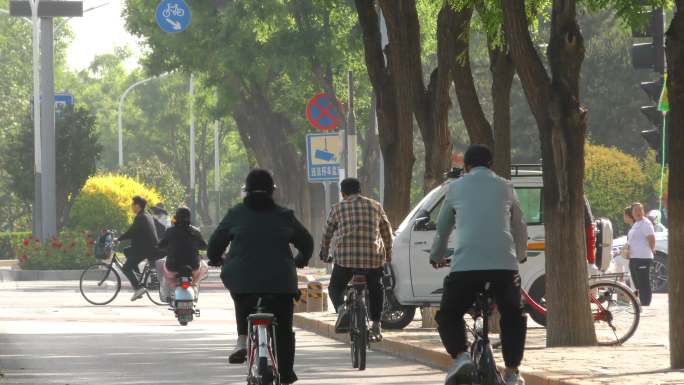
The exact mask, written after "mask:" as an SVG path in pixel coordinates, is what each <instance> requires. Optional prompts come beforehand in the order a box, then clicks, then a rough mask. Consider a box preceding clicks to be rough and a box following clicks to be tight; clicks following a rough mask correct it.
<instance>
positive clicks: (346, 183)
mask: <svg viewBox="0 0 684 385" xmlns="http://www.w3.org/2000/svg"><path fill="white" fill-rule="evenodd" d="M340 190H342V193H343V194H345V195H354V194H358V193H360V192H361V182H359V180H358V179H356V178H346V179H344V180H343V181H342V183H340Z"/></svg>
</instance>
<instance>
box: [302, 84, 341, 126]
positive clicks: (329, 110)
mask: <svg viewBox="0 0 684 385" xmlns="http://www.w3.org/2000/svg"><path fill="white" fill-rule="evenodd" d="M341 109H342V108H341V106H340V103H339V102H338V101H337V99H335V98H334V97H332V96H330V95H328V94H326V93H325V92H323V93H320V94H318V95H316V96H314V97H313V98H311V100H309V103H307V104H306V119H307V120H308V121H309V123H311V125H312V126H314V127H315V128H317V129H319V130H321V131H332V130H334V129H336V128H337V126H338V125H339V124H340V116H341V113H342V112H341Z"/></svg>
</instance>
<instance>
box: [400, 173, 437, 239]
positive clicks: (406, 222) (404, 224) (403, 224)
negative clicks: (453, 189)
mask: <svg viewBox="0 0 684 385" xmlns="http://www.w3.org/2000/svg"><path fill="white" fill-rule="evenodd" d="M443 187H444V185H442V186H439V187H435V188H434V189H433V190H432V191H430V192H429V193H428V194H427V195H426V196H425V197H424V198H423V199H421V200H420V202H419V203H418V204H417V205H416V206H415V207H414V208H413V209H412V210H411V212H410V213H409V214H408V215H407V216H406V218H404V220H403V221H402V222H401V223H400V224H399V227H398V228H397V232H402V231H404V229H406V227H407V226H408V225H409V223H410V222H411V219H413V217H414V216H416V213H417V212H418V210H420V208H421V207H423V206H425V204H426V203H427V202H431V201H432V198H433V197H434V196H435V195H437V194H439V191H440V190H441V189H442V188H443Z"/></svg>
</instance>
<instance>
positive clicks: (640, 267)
mask: <svg viewBox="0 0 684 385" xmlns="http://www.w3.org/2000/svg"><path fill="white" fill-rule="evenodd" d="M632 216H633V217H634V224H633V225H632V228H631V229H629V235H628V236H627V244H628V245H629V272H630V275H631V277H632V282H633V283H634V286H635V287H636V289H637V291H638V292H639V300H640V301H641V306H649V305H651V297H652V292H651V278H650V272H651V263H652V262H653V253H654V252H655V247H656V239H655V229H654V228H653V223H651V221H650V220H649V219H648V218H646V215H645V212H644V206H643V205H642V204H641V203H638V202H636V203H633V204H632Z"/></svg>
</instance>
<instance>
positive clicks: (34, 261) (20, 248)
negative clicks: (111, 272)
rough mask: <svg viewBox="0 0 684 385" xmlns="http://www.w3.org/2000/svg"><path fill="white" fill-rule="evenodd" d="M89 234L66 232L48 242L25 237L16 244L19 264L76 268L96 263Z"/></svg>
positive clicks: (62, 268) (29, 268) (24, 265)
mask: <svg viewBox="0 0 684 385" xmlns="http://www.w3.org/2000/svg"><path fill="white" fill-rule="evenodd" d="M93 245H94V241H93V239H92V237H91V236H90V233H88V232H83V231H80V232H78V231H64V232H62V233H61V234H60V235H59V236H56V237H52V238H51V239H49V240H47V241H46V242H45V243H41V242H40V241H38V240H37V239H32V238H24V239H22V240H19V241H17V242H16V243H15V248H16V255H17V259H18V260H19V266H20V267H21V268H22V269H24V270H77V269H83V268H85V267H86V266H88V265H90V264H92V263H94V262H95V257H94V255H93Z"/></svg>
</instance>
